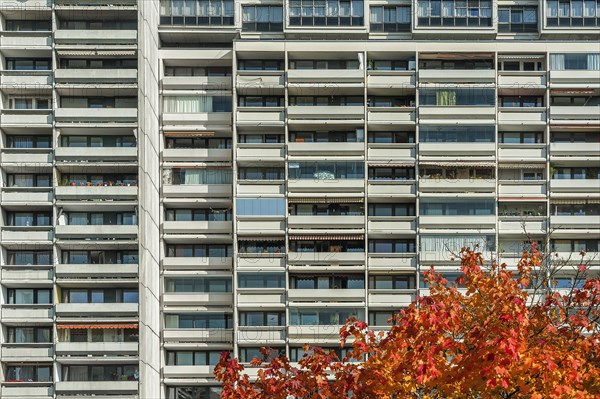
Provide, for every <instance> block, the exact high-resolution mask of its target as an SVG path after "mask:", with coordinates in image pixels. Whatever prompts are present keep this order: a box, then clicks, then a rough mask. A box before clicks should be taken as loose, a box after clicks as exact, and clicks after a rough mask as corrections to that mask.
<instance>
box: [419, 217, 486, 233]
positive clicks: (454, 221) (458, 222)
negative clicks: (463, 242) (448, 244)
mask: <svg viewBox="0 0 600 399" xmlns="http://www.w3.org/2000/svg"><path fill="white" fill-rule="evenodd" d="M495 227H496V216H495V215H485V216H471V215H469V216H464V215H463V216H419V228H421V229H436V228H437V229H446V228H460V229H471V230H472V229H476V230H479V229H486V230H487V229H494V228H495Z"/></svg>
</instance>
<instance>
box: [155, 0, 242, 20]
mask: <svg viewBox="0 0 600 399" xmlns="http://www.w3.org/2000/svg"><path fill="white" fill-rule="evenodd" d="M160 23H161V24H163V25H215V26H218V25H233V24H234V0H185V1H184V0H160Z"/></svg>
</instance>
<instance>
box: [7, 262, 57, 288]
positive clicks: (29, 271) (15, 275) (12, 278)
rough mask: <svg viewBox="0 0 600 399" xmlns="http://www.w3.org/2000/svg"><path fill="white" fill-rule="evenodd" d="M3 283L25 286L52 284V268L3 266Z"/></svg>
mask: <svg viewBox="0 0 600 399" xmlns="http://www.w3.org/2000/svg"><path fill="white" fill-rule="evenodd" d="M1 273H2V283H3V284H5V285H9V284H13V283H16V284H17V285H19V284H22V285H24V286H28V285H32V286H34V285H35V286H40V285H51V284H52V277H53V273H52V266H29V265H22V266H7V265H4V266H2V271H1Z"/></svg>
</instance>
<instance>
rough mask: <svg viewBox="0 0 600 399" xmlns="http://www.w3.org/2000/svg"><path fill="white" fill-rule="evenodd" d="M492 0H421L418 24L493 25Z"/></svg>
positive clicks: (418, 6) (432, 25)
mask: <svg viewBox="0 0 600 399" xmlns="http://www.w3.org/2000/svg"><path fill="white" fill-rule="evenodd" d="M492 9H493V8H492V2H491V1H490V0H468V1H467V0H419V1H418V3H417V16H418V20H417V23H418V26H423V27H437V26H439V27H442V26H443V27H450V26H456V27H491V26H492Z"/></svg>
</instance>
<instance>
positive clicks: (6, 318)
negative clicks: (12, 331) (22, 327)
mask: <svg viewBox="0 0 600 399" xmlns="http://www.w3.org/2000/svg"><path fill="white" fill-rule="evenodd" d="M53 318H54V309H53V308H52V305H37V306H36V305H2V322H4V323H9V322H10V323H40V324H42V323H52V320H53Z"/></svg>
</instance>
